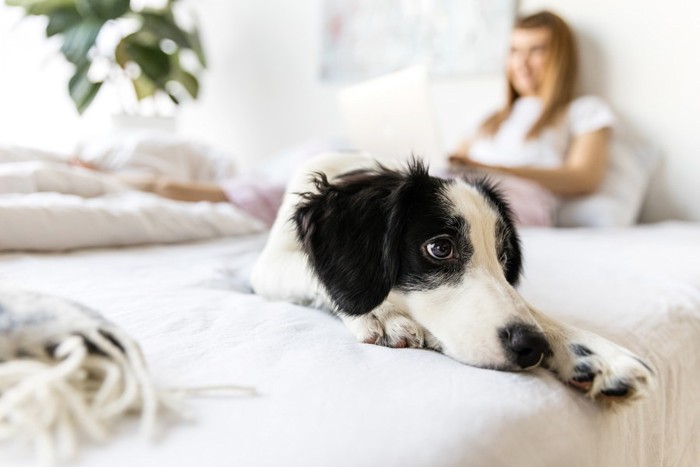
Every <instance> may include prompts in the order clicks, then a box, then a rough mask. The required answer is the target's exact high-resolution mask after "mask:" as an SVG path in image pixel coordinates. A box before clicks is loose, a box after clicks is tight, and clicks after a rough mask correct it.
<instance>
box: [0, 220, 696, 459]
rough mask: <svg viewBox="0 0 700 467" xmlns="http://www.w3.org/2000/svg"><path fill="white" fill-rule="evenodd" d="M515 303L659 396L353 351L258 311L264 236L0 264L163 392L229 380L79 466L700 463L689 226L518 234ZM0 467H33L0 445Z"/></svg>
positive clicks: (309, 316)
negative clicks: (132, 344) (89, 328)
mask: <svg viewBox="0 0 700 467" xmlns="http://www.w3.org/2000/svg"><path fill="white" fill-rule="evenodd" d="M522 236H523V242H524V251H525V276H524V280H523V283H522V285H521V287H520V290H521V293H522V294H523V295H524V297H525V298H526V299H527V300H528V301H530V302H531V303H532V304H534V305H535V306H537V307H538V308H540V309H541V310H542V311H544V312H546V313H549V314H551V315H552V316H555V317H557V318H560V319H563V320H566V321H568V322H571V323H573V324H576V325H579V326H582V327H585V328H588V329H590V330H593V331H595V332H598V333H600V334H601V335H603V336H605V337H607V338H610V339H612V340H614V341H616V342H619V343H621V344H623V345H626V346H628V347H629V348H630V349H632V350H633V351H635V352H637V353H638V354H639V355H641V356H643V357H645V358H646V359H647V361H649V362H650V363H651V364H652V366H653V367H654V369H655V371H656V373H657V376H658V381H659V384H658V387H657V388H656V390H655V392H654V393H653V394H652V396H651V397H650V398H648V399H646V400H644V401H642V402H639V403H637V404H635V405H632V406H629V407H623V408H620V409H618V410H608V409H605V408H604V407H602V406H600V405H599V404H597V403H595V402H592V401H589V400H587V399H586V398H584V397H582V395H581V394H580V393H578V392H577V391H576V390H574V389H572V388H569V387H566V386H564V385H563V384H561V383H560V382H559V381H557V380H556V379H555V378H554V377H553V376H552V375H550V374H549V373H547V372H545V371H541V370H537V371H533V372H528V373H504V372H497V371H491V370H483V369H476V368H472V367H469V366H465V365H462V364H459V363H457V362H456V361H453V360H451V359H449V358H447V357H445V356H442V355H440V354H437V353H434V352H430V351H424V350H412V349H388V348H383V347H378V346H373V345H366V344H358V343H356V342H355V341H354V340H353V337H352V336H351V335H350V333H349V332H348V331H347V330H346V328H345V327H344V325H343V324H342V323H341V322H340V321H339V320H338V319H336V318H334V317H333V316H331V315H329V314H327V313H325V312H322V311H318V310H314V309H309V308H304V307H300V306H295V305H290V304H286V303H275V302H268V301H266V300H264V299H263V298H261V297H258V296H256V295H253V294H251V293H250V292H249V290H248V289H247V283H246V279H245V278H246V272H247V270H248V269H249V268H250V266H251V264H252V262H253V261H254V259H255V256H256V254H257V252H259V251H260V249H261V248H262V246H263V244H264V241H265V233H254V234H248V235H238V236H234V237H226V238H219V239H213V240H206V241H198V242H190V243H179V244H174V245H152V246H131V247H120V248H97V249H83V250H78V251H73V252H67V253H18V252H15V253H4V254H1V255H0V280H10V281H13V282H15V283H17V284H20V285H24V286H27V287H31V288H32V289H34V290H38V291H41V292H45V293H50V294H56V295H60V296H64V297H68V298H71V299H74V300H78V301H80V302H82V303H84V304H86V305H89V306H90V307H93V308H95V309H97V310H99V311H100V312H102V313H103V314H104V315H105V316H106V317H108V318H109V319H110V320H112V321H114V322H115V323H117V324H119V325H120V326H121V327H123V328H124V329H125V330H126V331H127V332H128V333H129V334H130V335H131V336H132V337H134V338H135V339H136V340H137V341H138V342H139V343H140V345H141V347H142V349H143V351H144V354H145V356H146V358H147V360H148V363H149V367H150V369H151V372H152V374H153V375H154V378H155V380H156V381H157V383H158V384H159V385H161V386H169V387H181V386H201V385H208V384H212V385H218V384H240V385H248V386H253V387H255V388H256V390H257V392H258V395H256V396H246V397H233V398H232V397H221V398H203V399H194V400H190V401H188V403H187V405H188V407H189V409H190V410H191V412H192V415H193V420H194V421H193V422H192V423H185V424H183V423H173V424H167V425H166V426H165V428H164V429H163V432H162V433H161V436H160V439H159V441H158V442H156V443H149V442H146V441H144V440H143V439H142V438H140V437H138V436H137V434H136V424H135V422H134V423H130V422H129V423H125V424H123V425H121V426H120V427H119V430H118V433H117V434H118V435H119V436H116V437H115V438H114V439H113V441H111V442H110V443H109V444H107V445H104V446H97V445H88V447H87V448H86V449H84V450H83V451H82V452H81V454H80V457H79V459H78V460H79V462H78V465H100V466H123V465H144V466H145V465H168V466H190V465H206V466H224V465H241V466H280V465H300V466H301V465H303V466H329V465H333V466H376V465H381V466H385V467H389V466H406V465H410V466H458V465H459V466H475V467H478V466H500V465H503V466H506V465H507V466H561V465H567V466H616V467H619V466H659V465H664V466H666V465H668V466H671V465H674V466H676V465H677V466H694V465H700V439H699V435H698V433H699V432H700V374H699V371H698V370H700V225H698V224H691V223H681V222H669V223H662V224H655V225H642V226H636V227H633V228H621V229H597V230H593V229H558V230H552V229H524V230H523V231H522ZM0 463H1V464H2V465H32V457H31V454H30V453H19V454H18V453H17V452H16V451H14V450H13V451H12V452H5V451H0Z"/></svg>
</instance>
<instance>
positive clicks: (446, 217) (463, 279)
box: [251, 152, 655, 401]
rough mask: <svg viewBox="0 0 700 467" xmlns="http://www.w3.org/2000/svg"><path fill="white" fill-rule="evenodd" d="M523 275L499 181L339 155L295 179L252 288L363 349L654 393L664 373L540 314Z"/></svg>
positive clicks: (607, 396)
mask: <svg viewBox="0 0 700 467" xmlns="http://www.w3.org/2000/svg"><path fill="white" fill-rule="evenodd" d="M521 270H522V257H521V247H520V241H519V238H518V233H517V231H516V228H515V225H514V219H513V214H512V212H511V211H510V209H509V207H508V204H507V203H506V201H505V200H504V198H503V196H501V194H499V192H498V190H497V188H496V187H495V186H494V185H493V184H492V183H490V182H489V181H488V180H486V179H481V180H472V181H469V180H467V179H459V178H456V179H442V178H437V177H434V176H431V175H430V174H429V173H428V170H427V168H426V166H425V165H424V164H423V163H421V162H420V161H419V160H416V159H414V160H412V161H411V162H409V163H407V164H404V165H403V166H402V165H397V164H396V163H392V164H388V163H378V162H377V161H376V160H375V159H374V158H373V157H372V156H370V155H368V154H366V153H354V152H339V153H329V154H324V155H321V156H317V157H316V158H314V159H312V160H309V161H307V162H306V163H305V164H304V165H303V166H302V167H301V168H300V169H299V170H298V171H297V173H296V174H295V175H294V176H293V177H292V180H291V181H290V183H289V185H288V187H287V191H286V194H285V197H284V200H283V203H282V206H281V208H280V211H279V213H278V216H277V218H276V221H275V223H274V225H273V227H272V230H271V232H270V236H269V239H268V241H267V243H266V245H265V247H264V249H263V251H262V253H261V254H260V256H259V258H258V260H257V261H256V263H255V265H254V266H253V269H252V274H251V285H252V288H253V290H254V292H255V293H257V294H259V295H262V296H264V297H266V298H268V299H271V300H284V301H289V302H293V303H297V304H303V305H308V306H314V307H318V308H324V309H328V310H331V311H333V312H335V313H336V314H337V315H338V316H339V317H340V318H341V319H342V320H343V321H344V322H345V324H346V325H347V327H348V328H349V329H350V331H351V332H352V333H353V334H354V335H355V337H356V338H357V340H358V341H359V342H363V343H371V344H378V345H383V346H387V347H410V348H426V349H432V350H436V351H439V352H442V353H444V354H445V355H447V356H449V357H451V358H453V359H455V360H458V361H460V362H463V363H465V364H468V365H472V366H476V367H481V368H488V369H495V370H503V371H522V370H528V369H531V368H535V367H538V366H539V367H544V368H547V369H549V370H550V371H552V372H553V373H554V374H555V375H557V377H558V378H559V379H561V380H562V381H564V382H566V383H568V384H570V385H572V386H574V387H576V388H578V389H580V390H582V391H584V392H585V393H586V394H587V395H589V396H590V397H591V398H594V399H601V400H613V401H630V400H634V399H637V398H639V397H640V396H642V395H644V394H645V393H646V392H648V391H649V389H651V388H652V386H653V385H654V380H655V379H654V372H653V371H652V369H651V367H650V366H649V365H647V364H646V363H645V362H644V361H643V360H642V359H640V358H639V357H637V356H636V355H634V354H633V353H632V352H630V351H629V350H627V349H625V348H623V347H621V346H618V345H616V344H614V343H612V342H610V341H608V340H606V339H604V338H602V337H600V336H598V335H596V334H593V333H590V332H587V331H584V330H581V329H577V328H575V327H572V326H568V325H565V324H563V323H559V322H557V321H555V320H554V319H552V318H550V317H548V316H546V315H544V314H543V313H541V312H539V311H537V310H536V309H535V308H533V307H532V306H530V305H529V304H528V303H527V302H526V301H525V300H524V299H523V298H522V297H521V296H520V295H519V294H518V292H517V291H516V289H515V287H516V285H517V283H518V279H519V277H520V274H521Z"/></svg>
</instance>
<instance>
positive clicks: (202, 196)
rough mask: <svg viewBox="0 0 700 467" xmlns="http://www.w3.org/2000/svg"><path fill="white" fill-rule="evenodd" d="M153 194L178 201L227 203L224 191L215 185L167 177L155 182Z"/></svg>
mask: <svg viewBox="0 0 700 467" xmlns="http://www.w3.org/2000/svg"><path fill="white" fill-rule="evenodd" d="M149 191H152V192H153V193H155V194H157V195H159V196H162V197H164V198H170V199H174V200H178V201H191V202H197V201H210V202H213V203H216V202H223V201H228V197H227V196H226V193H225V192H224V190H222V189H221V187H220V186H219V185H218V184H216V183H211V182H193V181H179V180H173V179H170V178H167V177H160V178H158V180H157V181H156V182H155V184H154V186H153V188H152V190H149Z"/></svg>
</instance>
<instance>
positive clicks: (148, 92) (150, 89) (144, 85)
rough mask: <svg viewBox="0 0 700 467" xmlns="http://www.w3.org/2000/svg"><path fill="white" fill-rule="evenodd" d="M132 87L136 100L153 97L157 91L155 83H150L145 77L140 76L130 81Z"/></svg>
mask: <svg viewBox="0 0 700 467" xmlns="http://www.w3.org/2000/svg"><path fill="white" fill-rule="evenodd" d="M131 82H132V84H133V85H134V91H135V92H136V98H137V99H138V100H143V99H145V98H147V97H151V96H153V95H155V93H156V91H157V90H158V88H157V86H156V83H154V82H153V81H151V80H150V79H149V78H147V77H146V76H145V75H140V76H139V77H138V78H134V79H132V80H131Z"/></svg>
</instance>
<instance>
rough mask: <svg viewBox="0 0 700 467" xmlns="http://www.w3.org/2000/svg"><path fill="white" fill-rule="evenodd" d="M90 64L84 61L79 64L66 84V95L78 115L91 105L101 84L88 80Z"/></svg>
mask: <svg viewBox="0 0 700 467" xmlns="http://www.w3.org/2000/svg"><path fill="white" fill-rule="evenodd" d="M89 69H90V62H88V61H85V62H83V63H81V64H80V66H78V67H77V68H76V70H75V74H74V75H73V77H72V78H71V79H70V81H69V82H68V93H69V94H70V97H71V99H73V102H74V103H75V107H76V108H77V109H78V113H80V114H82V113H83V112H85V109H87V108H88V106H89V105H90V104H91V103H92V101H93V99H94V98H95V96H96V95H97V92H98V91H99V90H100V88H101V87H102V82H101V81H100V82H97V83H93V82H92V81H90V80H89V79H88V76H87V74H88V70H89Z"/></svg>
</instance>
